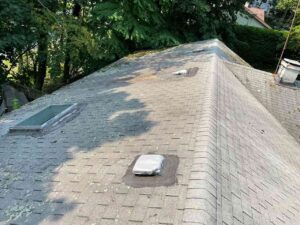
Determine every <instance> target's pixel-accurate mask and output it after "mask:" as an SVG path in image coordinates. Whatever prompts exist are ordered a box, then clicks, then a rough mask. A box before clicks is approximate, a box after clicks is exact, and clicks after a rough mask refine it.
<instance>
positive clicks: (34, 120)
mask: <svg viewBox="0 0 300 225" xmlns="http://www.w3.org/2000/svg"><path fill="white" fill-rule="evenodd" d="M77 106H78V105H77V104H76V103H75V104H66V105H50V106H48V107H47V108H45V109H43V110H42V111H40V112H38V113H36V114H34V115H33V116H31V117H29V118H28V119H26V120H24V121H22V122H21V123H19V124H17V125H16V126H14V127H11V128H10V131H40V130H43V129H45V128H46V127H48V126H51V125H53V124H54V123H58V122H61V121H63V120H64V119H65V118H67V117H68V116H69V115H70V114H72V113H73V112H74V111H75V110H76V109H77Z"/></svg>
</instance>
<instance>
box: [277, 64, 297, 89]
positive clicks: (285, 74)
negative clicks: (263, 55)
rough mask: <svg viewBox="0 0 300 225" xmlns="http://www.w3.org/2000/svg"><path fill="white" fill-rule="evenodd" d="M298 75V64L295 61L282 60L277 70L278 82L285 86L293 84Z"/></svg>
mask: <svg viewBox="0 0 300 225" xmlns="http://www.w3.org/2000/svg"><path fill="white" fill-rule="evenodd" d="M299 74H300V63H299V62H298V61H296V60H291V59H286V58H285V59H283V60H282V61H281V65H280V67H279V70H278V76H279V77H280V81H281V82H282V83H286V84H295V82H296V80H297V77H298V76H299Z"/></svg>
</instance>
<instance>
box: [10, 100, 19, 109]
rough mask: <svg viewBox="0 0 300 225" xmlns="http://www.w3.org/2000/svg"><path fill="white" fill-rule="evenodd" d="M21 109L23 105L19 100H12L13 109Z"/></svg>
mask: <svg viewBox="0 0 300 225" xmlns="http://www.w3.org/2000/svg"><path fill="white" fill-rule="evenodd" d="M20 107H21V104H20V102H19V100H18V99H16V98H14V99H13V100H12V108H13V110H15V109H18V108H20Z"/></svg>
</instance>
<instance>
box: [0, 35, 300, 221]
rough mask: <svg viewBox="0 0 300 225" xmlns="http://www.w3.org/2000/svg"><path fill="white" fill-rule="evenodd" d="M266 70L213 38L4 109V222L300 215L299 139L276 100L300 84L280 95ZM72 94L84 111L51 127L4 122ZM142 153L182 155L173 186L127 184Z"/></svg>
mask: <svg viewBox="0 0 300 225" xmlns="http://www.w3.org/2000/svg"><path fill="white" fill-rule="evenodd" d="M191 68H198V70H197V73H196V74H191V76H189V74H187V75H174V74H173V73H174V72H176V71H178V70H183V69H185V70H189V69H191ZM250 74H254V75H253V76H251V78H250ZM259 75H262V77H259ZM271 78H272V77H271V74H267V73H264V72H262V71H258V70H255V69H253V68H251V67H250V66H249V65H248V64H247V63H245V62H244V61H243V60H242V59H241V58H240V57H238V56H237V55H236V54H235V53H233V52H232V51H231V50H229V49H228V48H227V47H226V46H225V45H224V44H223V43H222V42H220V41H218V40H210V41H204V42H196V43H191V44H187V45H182V46H178V47H175V48H171V49H168V50H166V51H162V52H159V53H155V54H150V55H147V56H143V57H139V58H124V59H122V60H120V61H118V62H116V63H114V64H112V65H111V66H109V67H107V68H105V69H103V70H100V71H98V72H95V73H93V74H91V75H89V76H87V77H85V78H83V79H81V80H79V81H77V82H75V83H73V84H71V85H68V86H66V87H64V88H62V89H60V90H58V91H56V92H54V93H53V94H51V95H47V96H43V97H41V98H39V99H37V100H35V101H33V102H31V103H29V104H26V105H25V106H23V107H22V108H21V109H19V110H16V111H13V112H11V113H9V114H7V115H5V116H4V117H2V118H1V119H0V126H1V129H0V142H1V146H0V222H2V223H4V224H6V223H7V224H9V223H13V224H30V225H31V224H101V225H109V224H122V225H123V224H130V225H134V224H135V225H137V224H138V225H145V224H155V225H156V224H157V225H158V224H174V225H175V224H176V225H195V224H207V225H216V224H297V223H298V221H299V220H300V197H299V196H300V175H299V174H300V173H299V172H300V163H299V162H300V151H299V149H300V144H299V142H297V141H296V137H293V132H294V130H293V129H289V125H286V124H285V123H283V122H282V121H281V120H280V117H279V116H278V115H277V113H276V112H274V110H273V109H275V110H279V111H280V110H282V111H280V112H282V114H284V111H285V110H287V109H288V108H287V106H289V107H290V108H293V107H294V106H295V105H297V104H299V97H298V96H299V95H298V94H299V90H294V92H293V93H294V94H295V95H293V94H292V92H291V93H290V92H289V91H286V93H285V94H284V95H281V93H282V92H283V90H278V91H277V89H274V90H275V91H272V90H273V88H274V86H273V85H269V83H268V82H269V81H271ZM252 86H253V88H252ZM255 87H256V88H255ZM257 87H259V90H260V91H261V96H265V95H267V96H272V100H270V101H267V103H264V100H262V99H260V98H261V97H260V96H259V95H256V94H254V91H255V90H256V91H257ZM282 88H283V87H282ZM296 93H297V94H296ZM290 95H292V96H293V98H290ZM281 96H282V97H281ZM287 99H289V100H287ZM75 102H77V103H79V105H81V110H80V114H79V115H78V116H77V117H75V118H73V119H72V120H70V121H68V122H67V123H65V124H64V125H62V126H58V127H56V128H55V129H53V130H52V131H51V132H49V133H45V134H43V135H25V134H14V133H8V129H9V128H10V127H12V126H14V125H15V124H17V123H19V122H20V121H22V120H24V119H25V118H28V117H29V116H31V115H33V114H35V113H36V112H38V111H39V110H40V109H41V108H44V107H46V106H48V105H50V104H67V103H75ZM264 105H265V106H264ZM271 105H274V106H271ZM275 105H276V107H275ZM280 112H278V114H280ZM294 113H295V114H297V113H298V114H297V115H299V113H300V112H297V111H295V112H294ZM292 118H295V119H297V118H298V117H292V116H291V117H290V119H292ZM145 153H155V154H163V155H172V156H177V157H178V159H179V165H178V169H177V173H176V178H177V182H176V184H175V185H172V186H168V187H167V186H159V187H157V186H156V187H152V186H151V187H142V188H134V187H131V186H127V185H126V184H125V183H124V181H123V176H124V175H125V173H126V171H127V169H128V167H129V166H130V165H131V163H132V162H133V160H134V159H135V158H136V157H137V156H138V155H140V154H145Z"/></svg>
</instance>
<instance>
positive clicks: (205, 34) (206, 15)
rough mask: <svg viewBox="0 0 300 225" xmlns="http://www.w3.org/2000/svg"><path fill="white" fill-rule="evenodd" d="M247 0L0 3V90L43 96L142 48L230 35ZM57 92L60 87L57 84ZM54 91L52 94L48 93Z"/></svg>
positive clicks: (14, 0) (4, 0)
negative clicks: (4, 86)
mask: <svg viewBox="0 0 300 225" xmlns="http://www.w3.org/2000/svg"><path fill="white" fill-rule="evenodd" d="M243 4H244V0H236V1H227V0H221V1H220V0H185V1H182V0H88V1H87V0H39V1H35V0H1V1H0V16H1V18H7V19H4V20H1V21H0V83H1V82H5V81H7V80H10V81H13V82H15V83H20V84H23V85H26V86H30V87H35V88H37V89H42V88H43V85H44V80H46V84H47V85H48V84H51V86H52V87H55V86H56V85H55V83H58V84H59V85H60V84H61V82H69V81H70V80H72V79H77V78H78V77H82V76H84V75H87V74H89V73H91V72H92V71H94V70H97V69H99V68H100V67H102V66H104V65H106V64H108V63H110V62H112V61H115V60H117V59H119V58H120V57H123V56H124V55H127V54H129V53H132V52H134V51H137V50H141V49H153V48H162V47H169V46H174V45H178V44H180V43H182V42H188V41H196V40H199V39H205V38H209V37H222V36H224V35H227V36H230V35H232V32H231V31H230V29H231V24H233V23H234V21H235V15H236V12H237V11H238V10H240V9H242V7H243ZM57 86H58V85H57ZM48 90H49V88H48Z"/></svg>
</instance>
